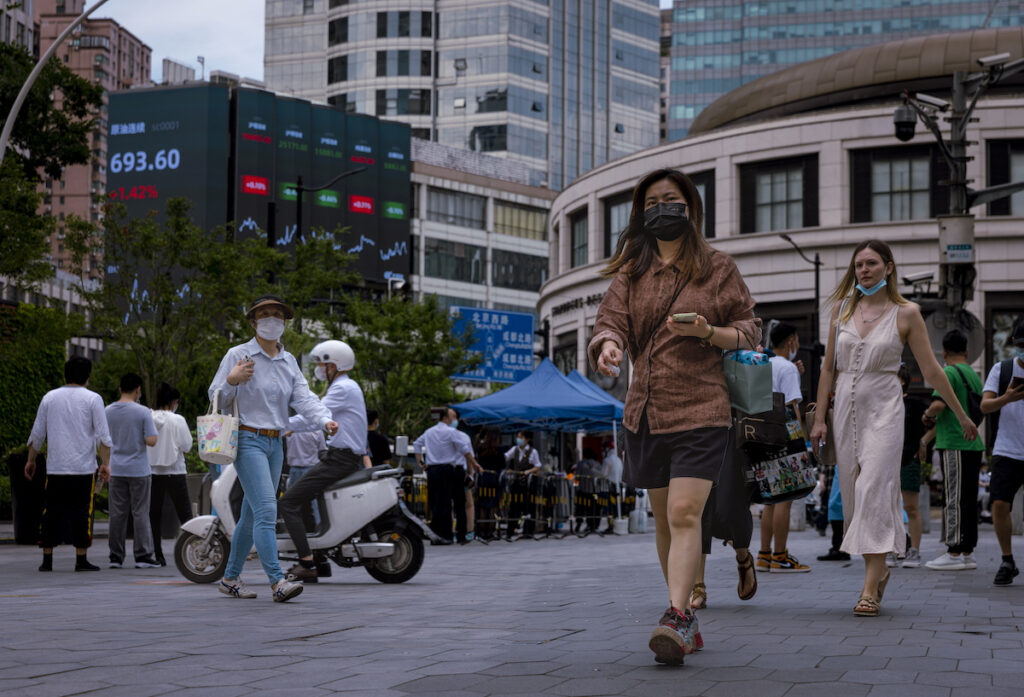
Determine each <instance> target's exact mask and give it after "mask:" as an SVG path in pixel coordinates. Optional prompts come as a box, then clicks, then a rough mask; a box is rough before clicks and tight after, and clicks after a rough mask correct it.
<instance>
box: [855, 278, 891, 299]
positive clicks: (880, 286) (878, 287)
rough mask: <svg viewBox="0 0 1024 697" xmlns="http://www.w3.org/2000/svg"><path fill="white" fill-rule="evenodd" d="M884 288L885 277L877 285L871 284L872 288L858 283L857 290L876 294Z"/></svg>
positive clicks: (866, 293)
mask: <svg viewBox="0 0 1024 697" xmlns="http://www.w3.org/2000/svg"><path fill="white" fill-rule="evenodd" d="M883 288H885V279H884V278H883V279H882V280H881V281H879V282H878V283H876V284H875V285H873V286H871V287H870V288H865V287H864V286H862V285H861V284H859V283H858V284H857V290H859V291H860V292H861V293H863V294H864V295H874V294H875V293H877V292H878V291H880V290H882V289H883Z"/></svg>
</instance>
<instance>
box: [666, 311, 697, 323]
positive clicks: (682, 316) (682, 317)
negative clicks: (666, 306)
mask: <svg viewBox="0 0 1024 697" xmlns="http://www.w3.org/2000/svg"><path fill="white" fill-rule="evenodd" d="M672 321H673V322H679V323H681V324H693V323H694V322H696V321H697V313H696V312H677V313H675V314H674V315H672Z"/></svg>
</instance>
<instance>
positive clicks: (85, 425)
mask: <svg viewBox="0 0 1024 697" xmlns="http://www.w3.org/2000/svg"><path fill="white" fill-rule="evenodd" d="M91 373H92V362H91V361H90V360H89V359H88V358H85V357H83V356H72V357H71V358H70V359H68V361H67V362H66V363H65V364H64V379H65V381H66V382H67V384H66V385H64V386H63V387H58V388H57V389H55V390H51V391H50V392H47V393H46V395H45V396H44V397H43V399H42V401H41V402H40V403H39V409H38V410H37V411H36V420H35V423H34V424H33V425H32V434H31V435H30V436H29V439H28V446H29V447H28V462H26V463H25V478H26V479H32V477H33V476H34V475H35V472H36V456H37V455H38V454H39V451H40V450H42V448H43V442H44V441H45V442H46V443H47V458H46V492H45V499H44V500H45V505H44V508H43V521H42V525H41V527H40V540H39V546H40V547H42V548H43V563H42V564H40V566H39V570H40V571H52V570H53V548H54V547H56V546H57V545H58V544H60V538H61V523H62V522H63V519H64V517H65V516H67V517H68V518H70V520H71V535H72V542H73V544H74V545H75V553H76V557H75V559H76V561H75V571H99V567H98V566H96V565H95V564H90V563H89V561H88V559H87V558H86V552H87V551H88V549H89V546H90V545H91V544H92V497H93V490H94V488H95V486H96V472H97V469H96V444H97V443H99V451H100V462H101V464H100V467H99V470H98V471H99V475H100V477H101V478H102V479H103V481H109V479H110V446H111V445H112V442H111V440H110V432H109V431H108V429H107V416H106V413H105V412H104V411H103V399H102V398H101V397H100V396H99V395H98V394H96V393H95V392H93V391H92V390H87V389H86V388H85V386H86V384H87V383H88V382H89V375H90V374H91Z"/></svg>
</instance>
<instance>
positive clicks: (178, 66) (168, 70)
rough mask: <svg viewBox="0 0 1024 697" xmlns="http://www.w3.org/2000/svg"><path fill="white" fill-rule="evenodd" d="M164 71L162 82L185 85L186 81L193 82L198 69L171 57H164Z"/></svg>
mask: <svg viewBox="0 0 1024 697" xmlns="http://www.w3.org/2000/svg"><path fill="white" fill-rule="evenodd" d="M162 66H163V72H162V75H163V77H162V79H161V84H164V85H183V84H185V83H186V82H192V81H194V80H195V79H196V69H195V68H193V67H191V66H188V65H185V64H184V63H179V62H178V61H175V60H171V59H170V58H164V60H163V64H162Z"/></svg>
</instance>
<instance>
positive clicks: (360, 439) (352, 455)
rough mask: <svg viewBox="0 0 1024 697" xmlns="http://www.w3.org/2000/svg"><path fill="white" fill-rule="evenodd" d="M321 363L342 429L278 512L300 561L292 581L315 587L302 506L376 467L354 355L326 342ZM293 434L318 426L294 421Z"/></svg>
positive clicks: (318, 354) (319, 371) (318, 352)
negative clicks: (355, 474)
mask: <svg viewBox="0 0 1024 697" xmlns="http://www.w3.org/2000/svg"><path fill="white" fill-rule="evenodd" d="M312 357H313V360H314V361H316V371H315V373H314V375H315V376H316V378H317V379H318V380H326V381H327V383H328V388H327V394H325V395H324V397H323V399H322V400H321V401H322V403H323V405H324V406H325V407H327V409H328V410H329V411H330V412H331V418H332V419H334V421H336V422H337V423H338V431H337V433H335V434H334V435H333V436H332V437H331V438H329V439H328V440H327V453H326V454H325V455H324V456H323V458H322V459H321V460H320V462H319V464H317V465H314V466H313V467H312V468H311V469H310V470H309V472H307V473H306V474H305V475H304V476H303V477H302V479H300V480H299V481H298V482H296V483H295V486H292V487H289V488H288V490H287V491H286V492H285V494H284V496H282V497H281V498H280V500H278V502H277V510H278V513H279V514H280V515H281V517H282V518H283V519H284V523H285V526H286V527H287V528H288V535H289V536H291V538H292V542H293V543H295V549H296V550H297V552H298V554H299V563H298V564H296V565H295V566H293V567H292V568H291V569H289V570H288V574H287V578H288V579H289V580H290V581H303V582H309V583H316V581H317V578H318V574H317V567H316V563H315V562H314V561H313V553H312V551H311V549H310V546H309V541H308V540H307V539H306V526H305V523H304V522H303V517H302V507H303V506H304V505H305V504H307V503H308V502H310V501H312V500H313V499H314V498H316V497H317V496H318V495H319V494H320V493H322V492H323V491H324V490H325V489H326V488H327V487H328V486H330V485H331V484H334V483H335V482H337V481H339V480H341V479H343V478H345V477H347V476H348V475H350V474H352V473H353V472H356V471H358V470H359V469H360V468H362V467H370V466H372V462H371V461H370V457H369V455H368V454H367V453H368V451H367V447H366V445H367V444H366V433H367V430H366V403H365V401H364V399H363V391H362V389H360V387H359V385H358V384H356V382H355V381H354V380H352V379H351V378H350V377H349V376H348V372H349V371H350V370H352V367H353V366H354V365H355V363H356V358H355V354H354V353H353V352H352V349H351V348H350V347H349V345H348V344H346V343H345V342H343V341H335V340H330V341H324V342H321V343H319V344H317V345H316V346H314V347H313V351H312ZM288 425H289V428H291V430H293V431H309V430H314V429H317V428H319V426H318V425H316V424H311V423H310V422H309V421H307V420H306V419H305V418H304V417H302V416H301V415H296V416H293V417H292V418H291V419H290V420H289V423H288Z"/></svg>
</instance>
